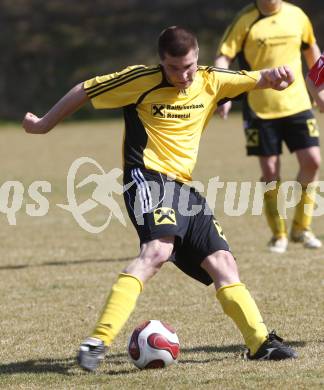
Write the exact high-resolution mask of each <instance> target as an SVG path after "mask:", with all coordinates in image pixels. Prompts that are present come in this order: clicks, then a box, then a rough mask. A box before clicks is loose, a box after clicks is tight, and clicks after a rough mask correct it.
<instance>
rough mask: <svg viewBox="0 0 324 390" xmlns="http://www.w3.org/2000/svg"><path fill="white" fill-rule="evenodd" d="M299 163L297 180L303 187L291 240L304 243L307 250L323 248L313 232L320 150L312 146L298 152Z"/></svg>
mask: <svg viewBox="0 0 324 390" xmlns="http://www.w3.org/2000/svg"><path fill="white" fill-rule="evenodd" d="M296 156H297V160H298V163H299V172H298V176H297V180H298V181H299V183H301V185H302V194H301V199H300V202H299V203H298V204H297V206H296V209H295V215H294V219H293V225H292V230H291V239H292V241H295V242H302V243H303V244H304V246H305V247H306V248H311V249H316V248H320V247H321V246H322V243H321V241H320V240H319V239H317V238H316V237H315V235H314V233H313V232H312V231H311V223H312V216H313V209H314V203H315V189H316V180H317V179H318V170H319V167H320V163H321V154H320V148H319V147H318V146H312V147H310V148H306V149H300V150H297V151H296Z"/></svg>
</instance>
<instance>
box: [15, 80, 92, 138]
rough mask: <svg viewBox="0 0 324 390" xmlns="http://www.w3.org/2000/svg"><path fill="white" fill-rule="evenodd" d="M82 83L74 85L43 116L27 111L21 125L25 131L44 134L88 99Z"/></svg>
mask: <svg viewBox="0 0 324 390" xmlns="http://www.w3.org/2000/svg"><path fill="white" fill-rule="evenodd" d="M88 99H89V98H88V95H87V94H86V93H85V91H84V88H83V83H80V84H78V85H76V86H75V87H74V88H72V89H71V90H70V91H69V92H68V93H67V94H66V95H64V96H63V97H62V99H60V100H59V101H58V102H57V103H56V104H55V105H54V106H53V107H52V108H51V109H50V110H49V111H48V112H47V114H45V115H44V116H43V117H41V118H39V117H38V116H36V115H34V114H32V113H31V112H27V113H26V115H25V117H24V119H23V122H22V126H23V128H24V129H25V130H26V132H27V133H33V134H44V133H47V132H49V131H50V130H51V129H53V127H55V126H56V125H57V124H58V123H59V122H60V121H62V120H63V119H64V118H66V117H68V116H70V115H71V114H73V113H74V112H75V111H77V110H78V109H79V108H80V107H82V106H83V105H84V104H85V103H86V102H87V101H88Z"/></svg>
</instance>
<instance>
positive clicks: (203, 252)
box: [124, 168, 229, 285]
mask: <svg viewBox="0 0 324 390" xmlns="http://www.w3.org/2000/svg"><path fill="white" fill-rule="evenodd" d="M124 185H125V191H124V200H125V204H126V208H127V212H128V215H129V217H130V219H131V221H132V223H133V225H134V226H135V228H136V230H137V233H138V236H139V238H140V243H141V244H143V243H145V242H148V241H152V240H155V239H158V238H163V237H166V236H174V237H175V245H174V252H173V254H172V257H171V259H170V260H171V261H173V262H174V263H175V264H176V265H177V267H178V268H180V269H181V270H182V271H183V272H185V273H186V274H188V275H189V276H191V277H192V278H194V279H197V280H199V281H200V282H202V283H204V284H206V285H209V284H211V283H212V279H211V278H210V276H209V275H208V274H207V272H206V271H204V270H203V269H202V268H201V267H200V264H201V262H202V261H203V260H204V259H205V257H206V256H208V255H210V254H212V253H214V252H216V251H218V250H225V251H229V246H228V244H227V241H226V238H225V236H224V234H223V231H222V229H221V227H220V225H219V224H218V222H217V221H216V220H215V218H214V216H213V215H212V212H211V210H210V208H209V207H208V205H207V202H206V200H205V198H203V197H202V196H201V195H200V194H199V193H198V192H197V191H196V190H195V189H194V188H192V187H189V186H187V185H185V184H183V183H180V182H177V181H174V180H170V179H168V177H167V176H165V175H163V174H161V173H158V172H155V171H149V170H145V169H143V168H134V169H132V170H126V171H125V174H124Z"/></svg>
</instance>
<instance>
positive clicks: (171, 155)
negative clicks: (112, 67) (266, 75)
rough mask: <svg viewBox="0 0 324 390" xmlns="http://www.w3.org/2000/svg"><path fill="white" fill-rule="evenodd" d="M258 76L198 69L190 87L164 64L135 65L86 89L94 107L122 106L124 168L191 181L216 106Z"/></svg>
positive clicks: (89, 83) (251, 84)
mask: <svg viewBox="0 0 324 390" xmlns="http://www.w3.org/2000/svg"><path fill="white" fill-rule="evenodd" d="M259 77H260V74H259V72H234V71H228V70H220V69H218V68H214V67H206V66H205V67H202V66H199V67H198V70H197V73H196V75H195V78H194V81H193V83H192V84H191V86H190V87H189V88H187V89H186V90H183V91H179V90H178V89H177V88H175V87H174V86H172V85H171V84H169V83H168V81H167V79H166V77H165V75H164V72H163V68H162V66H160V65H158V66H151V67H147V66H144V65H138V66H131V67H128V68H126V69H124V70H123V71H121V72H118V73H113V74H109V75H105V76H100V77H95V78H93V79H90V80H87V81H86V82H85V83H84V90H85V91H86V93H87V95H88V96H89V98H90V99H91V102H92V104H93V106H94V107H95V108H118V107H120V108H123V111H124V120H125V136H124V146H123V154H124V156H123V157H124V166H125V168H126V169H127V168H134V167H145V168H146V169H150V170H154V171H157V172H161V173H164V174H166V175H169V176H172V177H174V178H176V179H177V180H179V181H182V182H186V181H189V180H191V173H192V170H193V168H194V165H195V163H196V159H197V153H198V147H199V141H200V137H201V133H202V131H203V130H204V128H205V127H206V125H207V123H208V121H209V119H210V117H211V116H212V114H213V112H214V110H215V108H216V106H217V102H219V101H220V100H223V101H224V99H228V98H233V97H235V96H237V95H240V94H241V93H243V92H245V91H248V90H251V89H252V88H254V87H255V84H256V82H257V81H258V79H259Z"/></svg>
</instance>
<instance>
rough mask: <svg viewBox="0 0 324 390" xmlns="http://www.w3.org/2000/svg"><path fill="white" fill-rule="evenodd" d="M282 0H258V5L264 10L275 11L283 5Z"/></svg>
mask: <svg viewBox="0 0 324 390" xmlns="http://www.w3.org/2000/svg"><path fill="white" fill-rule="evenodd" d="M281 3H282V0H257V5H258V7H259V8H260V9H261V11H264V12H267V13H268V12H269V13H271V12H275V11H277V9H279V8H280V7H281Z"/></svg>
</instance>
